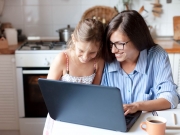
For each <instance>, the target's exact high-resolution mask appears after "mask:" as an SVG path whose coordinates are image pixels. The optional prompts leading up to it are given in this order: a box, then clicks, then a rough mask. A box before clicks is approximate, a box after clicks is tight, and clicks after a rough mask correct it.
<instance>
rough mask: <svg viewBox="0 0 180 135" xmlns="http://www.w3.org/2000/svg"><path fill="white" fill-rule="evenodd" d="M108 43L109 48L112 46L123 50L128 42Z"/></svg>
mask: <svg viewBox="0 0 180 135" xmlns="http://www.w3.org/2000/svg"><path fill="white" fill-rule="evenodd" d="M129 41H130V40H129ZM129 41H127V42H114V43H112V42H110V47H111V48H112V47H113V45H114V46H115V47H116V48H117V49H118V50H124V46H125V45H126V44H127V43H128V42H129Z"/></svg>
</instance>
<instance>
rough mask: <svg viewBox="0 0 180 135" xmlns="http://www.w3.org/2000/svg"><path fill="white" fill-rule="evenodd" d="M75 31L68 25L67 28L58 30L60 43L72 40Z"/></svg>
mask: <svg viewBox="0 0 180 135" xmlns="http://www.w3.org/2000/svg"><path fill="white" fill-rule="evenodd" d="M73 31H74V29H73V28H70V25H67V27H66V28H63V29H59V30H56V32H58V33H59V41H61V42H67V41H68V40H69V39H70V38H71V34H72V33H73Z"/></svg>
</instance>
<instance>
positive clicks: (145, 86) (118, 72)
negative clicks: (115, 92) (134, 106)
mask: <svg viewBox="0 0 180 135" xmlns="http://www.w3.org/2000/svg"><path fill="white" fill-rule="evenodd" d="M101 85H105V86H113V87H118V88H119V89H120V92H121V96H122V100H123V103H124V104H130V103H133V102H137V101H146V100H153V99H157V98H165V99H166V100H168V101H169V102H170V103H171V108H175V107H176V106H177V104H178V103H180V95H178V93H177V91H176V89H177V85H176V84H174V81H173V77H172V70H171V66H170V62H169V57H168V54H167V53H166V52H165V50H164V49H163V48H161V47H160V46H159V45H157V46H154V47H152V48H151V49H150V50H149V51H147V49H145V50H143V51H141V52H140V55H139V58H138V61H137V64H136V67H135V69H134V71H132V72H131V73H130V74H127V73H125V72H124V71H123V69H122V68H121V67H120V63H119V62H118V61H117V60H115V61H114V62H112V63H106V64H105V67H104V73H103V76H102V81H101Z"/></svg>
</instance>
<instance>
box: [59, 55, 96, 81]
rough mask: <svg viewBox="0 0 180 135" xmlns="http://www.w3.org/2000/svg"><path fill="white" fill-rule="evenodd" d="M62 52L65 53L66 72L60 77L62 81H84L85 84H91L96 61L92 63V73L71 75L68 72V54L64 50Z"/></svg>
mask: <svg viewBox="0 0 180 135" xmlns="http://www.w3.org/2000/svg"><path fill="white" fill-rule="evenodd" d="M64 54H65V55H66V60H67V65H66V68H67V74H65V75H63V76H62V77H61V80H62V81H66V82H77V83H85V84H92V82H93V80H94V77H95V75H96V62H95V63H94V73H93V74H92V75H90V76H83V77H76V76H71V75H70V74H69V59H68V55H67V53H66V52H64Z"/></svg>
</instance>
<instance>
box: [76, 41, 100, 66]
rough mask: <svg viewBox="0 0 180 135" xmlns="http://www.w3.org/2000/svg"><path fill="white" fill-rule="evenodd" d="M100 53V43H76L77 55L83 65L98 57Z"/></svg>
mask: <svg viewBox="0 0 180 135" xmlns="http://www.w3.org/2000/svg"><path fill="white" fill-rule="evenodd" d="M98 51H99V45H98V43H96V44H95V43H91V42H75V54H76V55H77V57H78V58H79V61H80V62H82V63H87V62H89V61H91V60H92V59H93V58H95V57H96V55H97V53H98Z"/></svg>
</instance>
